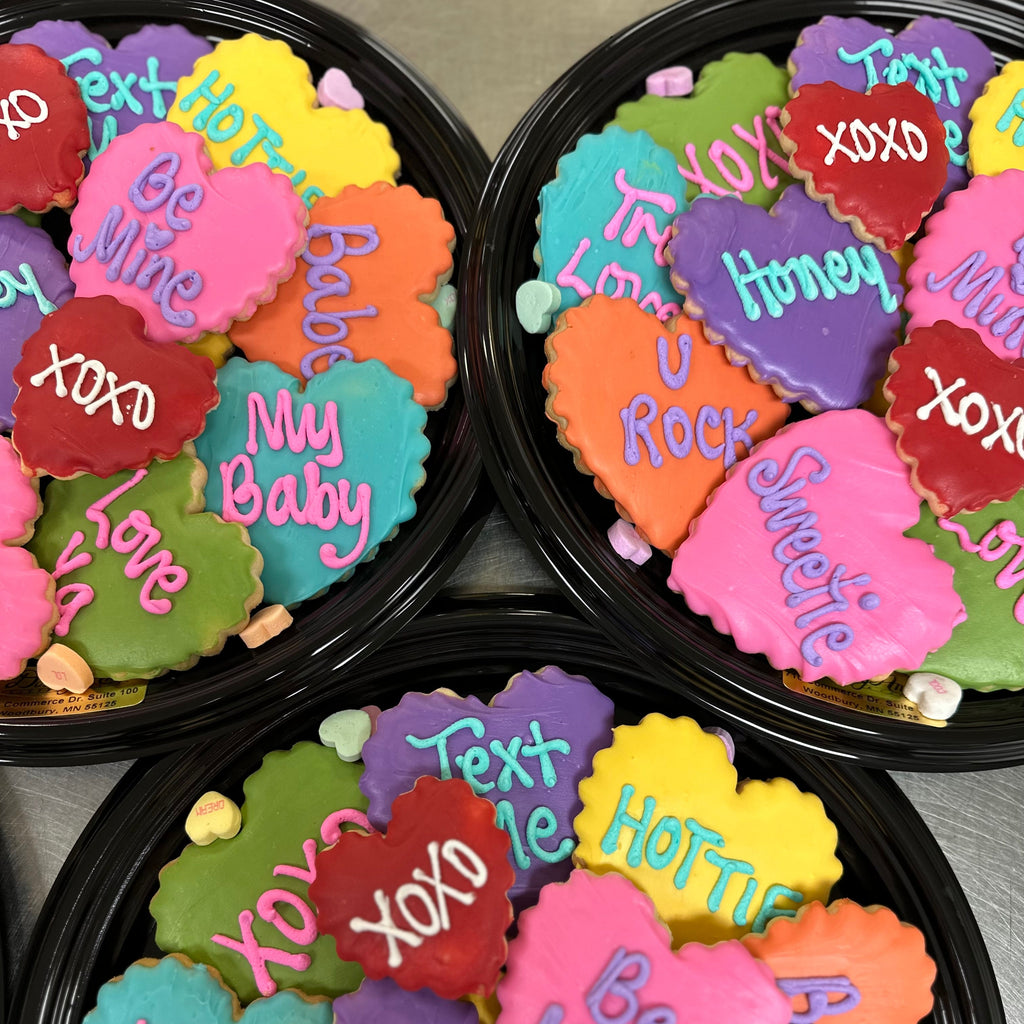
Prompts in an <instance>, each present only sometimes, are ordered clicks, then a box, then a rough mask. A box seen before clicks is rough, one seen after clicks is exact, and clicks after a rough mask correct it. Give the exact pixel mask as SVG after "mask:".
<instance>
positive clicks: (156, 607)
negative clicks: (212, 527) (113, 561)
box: [110, 509, 188, 615]
mask: <svg viewBox="0 0 1024 1024" xmlns="http://www.w3.org/2000/svg"><path fill="white" fill-rule="evenodd" d="M129 530H134V531H135V536H134V537H129V536H128V531H129ZM162 539H163V538H162V535H161V533H160V531H159V530H158V529H157V528H156V527H155V526H154V525H153V522H152V520H151V519H150V518H149V516H148V515H147V514H146V513H145V512H143V511H141V510H139V509H134V510H133V511H131V512H129V513H128V517H127V518H126V519H124V520H123V521H122V522H120V523H119V524H118V525H117V526H116V527H115V528H114V535H113V537H112V538H111V542H110V546H111V547H112V548H113V549H114V550H115V551H117V552H118V553H119V554H122V555H127V554H131V556H132V557H131V558H130V559H128V564H127V565H126V566H125V569H124V574H125V576H127V577H128V579H130V580H137V579H138V578H139V577H140V576H142V574H143V573H145V572H146V571H147V570H150V572H149V575H148V576H147V577H146V582H145V583H144V584H143V586H142V592H141V594H140V595H139V604H141V605H142V608H143V610H145V611H147V612H149V613H150V614H151V615H166V614H167V613H168V612H169V611H170V610H171V608H172V604H171V601H170V599H169V598H166V597H161V598H153V596H152V595H153V590H154V588H156V587H160V589H161V590H163V591H164V592H165V593H168V594H176V593H178V591H179V590H181V589H182V588H183V587H184V586H185V584H186V583H188V571H187V570H186V569H183V568H182V567H181V566H180V565H175V564H174V561H173V559H174V556H173V555H172V554H171V553H170V551H168V550H167V549H166V548H164V549H162V550H161V551H158V552H157V553H156V554H155V555H150V557H149V558H146V555H147V554H149V552H150V551H151V550H152V549H153V548H154V547H156V545H157V544H159V543H160V541H161V540H162Z"/></svg>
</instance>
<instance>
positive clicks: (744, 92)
mask: <svg viewBox="0 0 1024 1024" xmlns="http://www.w3.org/2000/svg"><path fill="white" fill-rule="evenodd" d="M788 84H789V76H788V75H787V74H786V71H785V69H784V68H778V67H776V66H775V65H774V64H773V63H772V62H771V61H770V60H769V59H768V58H767V57H766V56H765V55H764V54H763V53H727V54H726V55H725V56H724V57H723V58H722V59H721V60H715V61H711V62H710V63H708V64H705V65H704V67H703V68H702V69H701V72H700V75H699V76H698V78H697V82H696V84H695V85H694V87H693V93H692V94H691V95H690V96H687V97H686V98H685V99H684V98H679V97H669V98H665V97H662V96H652V95H647V96H643V97H641V98H640V99H639V100H637V101H636V102H630V103H623V104H622V105H621V106H620V107H619V108H618V110H616V112H615V119H614V121H612V124H616V125H619V126H620V127H622V128H625V129H627V130H628V131H640V130H643V131H645V132H648V133H649V134H650V136H651V137H652V138H653V139H654V141H655V142H656V143H657V144H658V145H659V146H664V147H665V148H666V149H669V150H671V151H672V152H673V153H674V154H675V157H676V159H677V160H678V161H679V173H680V174H682V176H683V178H684V179H685V180H686V198H687V199H690V200H693V199H695V198H696V197H697V196H698V195H699V194H700V193H702V192H708V193H710V194H711V195H716V196H724V195H727V194H729V193H733V194H738V195H740V196H741V197H742V198H743V200H744V201H745V202H748V203H755V204H756V205H758V206H764V207H768V206H771V205H772V203H774V202H775V200H776V199H778V198H779V194H780V193H781V192H782V190H783V189H784V188H785V187H786V186H787V185H789V184H790V183H791V182H792V178H791V177H790V175H789V165H788V162H787V160H786V157H785V156H784V155H783V154H782V150H781V147H780V146H779V108H780V107H781V106H782V105H783V104H784V103H785V102H786V98H787V96H788V93H787V91H786V87H787V86H788Z"/></svg>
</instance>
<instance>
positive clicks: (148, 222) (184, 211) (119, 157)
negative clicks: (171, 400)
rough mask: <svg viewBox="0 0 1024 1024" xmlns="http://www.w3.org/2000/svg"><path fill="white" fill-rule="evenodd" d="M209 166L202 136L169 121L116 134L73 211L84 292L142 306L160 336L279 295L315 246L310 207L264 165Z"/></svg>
mask: <svg viewBox="0 0 1024 1024" xmlns="http://www.w3.org/2000/svg"><path fill="white" fill-rule="evenodd" d="M212 166H213V165H212V164H211V162H210V158H209V155H208V154H207V152H206V151H205V149H204V147H203V139H202V138H201V137H200V136H199V135H195V134H193V133H191V132H184V131H182V130H181V129H180V128H179V127H177V126H176V125H173V124H168V123H166V122H164V123H159V124H144V125H140V126H139V127H138V128H136V129H135V130H134V131H132V132H130V133H129V134H128V135H122V136H120V137H118V138H116V139H114V140H113V142H111V143H110V145H109V146H108V147H107V150H106V152H105V153H104V154H103V155H102V156H101V157H99V158H98V159H97V160H96V161H95V162H94V164H93V167H92V170H91V171H90V172H89V177H88V178H87V179H86V180H85V182H84V183H83V186H82V190H81V199H80V201H79V203H78V206H76V207H75V209H74V212H73V213H72V214H71V239H70V241H69V243H68V251H69V252H70V253H71V257H72V261H71V269H70V273H71V280H72V281H74V282H75V288H76V295H79V296H89V295H113V296H114V298H116V299H118V300H119V301H120V302H123V303H125V304H126V305H129V306H134V307H135V308H136V309H137V310H138V311H139V312H140V313H142V315H143V317H144V319H145V321H146V332H147V334H148V336H149V337H150V338H152V339H153V340H154V341H195V340H196V339H198V338H199V336H200V335H201V334H202V333H203V332H204V331H225V330H227V328H228V326H229V325H230V324H231V322H232V321H233V320H235V319H237V318H239V317H241V318H244V317H248V316H251V315H252V313H253V312H254V311H255V309H256V306H257V305H258V304H259V303H261V302H266V301H267V300H268V299H270V298H272V297H273V295H274V292H275V290H276V288H277V284H278V282H279V281H282V280H284V279H285V278H288V277H290V276H291V274H292V272H293V271H294V269H295V258H296V256H297V255H298V253H299V252H301V250H302V249H303V248H304V247H305V245H306V230H305V223H306V209H305V207H304V206H303V205H302V203H301V202H300V201H299V200H298V199H297V198H296V196H295V195H294V193H293V192H292V190H291V188H290V187H289V185H288V183H287V179H285V178H284V177H283V176H281V175H275V174H272V173H271V172H270V171H268V170H267V168H266V166H264V165H259V166H255V167H243V168H229V169H227V170H223V171H216V172H214V171H213V169H212ZM254 210H256V211H259V215H258V216H254V215H253V211H254Z"/></svg>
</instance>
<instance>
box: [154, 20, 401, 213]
mask: <svg viewBox="0 0 1024 1024" xmlns="http://www.w3.org/2000/svg"><path fill="white" fill-rule="evenodd" d="M167 120H168V121H173V122H174V123H175V124H177V125H180V126H181V127H182V128H184V129H185V130H186V131H190V132H198V133H199V134H200V135H202V136H203V137H204V139H205V140H206V146H207V149H208V150H209V152H210V156H211V157H212V158H213V165H214V167H216V168H218V169H220V168H222V167H242V166H244V165H245V164H253V163H264V164H268V165H269V166H270V169H271V170H272V171H279V172H280V173H282V174H285V175H287V176H288V177H289V178H291V181H292V185H293V186H294V188H295V191H296V192H297V193H298V194H299V195H300V196H302V199H303V202H305V204H306V205H307V206H312V205H313V203H314V202H315V201H316V199H317V198H318V197H319V196H323V195H328V196H333V195H335V194H336V193H337V192H340V191H341V189H342V188H344V187H345V186H346V185H363V186H366V185H371V184H373V182H375V181H387V182H390V183H391V184H394V183H395V175H396V174H397V173H398V168H399V158H398V154H397V153H396V152H395V151H394V149H393V148H392V146H391V135H390V133H389V132H388V130H387V128H386V127H385V126H384V125H382V124H380V123H378V122H376V121H374V120H373V119H372V118H371V117H370V116H369V115H368V114H367V113H366V111H364V110H341V109H339V108H337V107H318V106H317V98H316V89H315V88H314V87H313V82H312V79H311V77H310V73H309V67H308V65H307V64H306V62H305V61H304V60H302V59H300V58H299V57H296V56H295V54H293V53H292V51H291V49H290V48H289V46H288V44H287V43H284V42H282V41H281V40H277V39H275V40H270V39H264V38H263V37H262V36H257V35H247V36H242V38H241V39H227V40H225V41H224V42H222V43H218V44H217V46H216V47H215V48H214V51H213V53H211V54H209V55H208V56H206V57H201V58H200V59H199V60H197V61H196V64H195V68H194V69H193V72H192V74H191V75H189V76H187V77H186V78H183V79H181V81H179V82H178V92H177V97H176V99H175V102H174V106H173V107H172V108H171V110H170V112H169V113H168V115H167Z"/></svg>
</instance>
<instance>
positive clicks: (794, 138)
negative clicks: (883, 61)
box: [781, 82, 949, 252]
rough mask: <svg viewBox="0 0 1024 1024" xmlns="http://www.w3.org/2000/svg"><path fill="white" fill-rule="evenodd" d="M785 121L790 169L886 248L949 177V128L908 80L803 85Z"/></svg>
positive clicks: (915, 221) (909, 230) (898, 241)
mask: <svg viewBox="0 0 1024 1024" xmlns="http://www.w3.org/2000/svg"><path fill="white" fill-rule="evenodd" d="M781 121H782V126H783V134H782V145H783V147H784V148H785V150H786V152H787V153H788V154H789V161H790V169H791V170H792V172H793V174H794V175H795V176H796V177H798V178H800V179H802V180H803V182H804V188H805V190H806V192H807V194H808V195H809V196H810V197H811V198H812V199H817V200H819V201H821V202H824V203H825V204H826V205H827V206H828V210H829V213H831V214H832V216H833V217H835V218H836V219H837V220H842V221H846V222H847V223H848V224H850V225H852V227H853V230H854V232H855V233H856V235H857V236H858V237H859V238H864V239H865V240H867V241H869V242H874V243H875V245H877V246H878V247H879V248H881V249H885V250H887V251H890V252H891V251H893V250H895V249H899V247H900V246H901V245H903V243H904V242H905V241H906V240H907V239H908V238H910V236H911V235H912V234H913V233H914V232H915V231H916V230H917V229H918V228H919V227H920V226H921V221H922V220H923V219H924V217H925V215H926V214H927V213H928V211H929V210H930V209H931V208H932V206H933V205H934V203H935V200H936V199H937V198H938V195H939V191H940V190H941V188H942V186H943V185H944V184H945V182H946V164H947V162H948V160H949V154H948V152H947V150H946V146H945V137H946V135H945V129H944V128H943V126H942V122H941V121H940V120H939V115H938V114H936V113H935V105H934V104H933V103H932V101H931V100H930V99H928V97H927V96H923V95H922V94H921V93H919V92H918V91H917V89H915V88H914V86H913V85H911V84H910V83H909V82H901V83H900V84H899V85H884V84H883V85H876V86H875V87H874V88H872V89H870V90H869V91H868V92H867V93H860V92H857V91H855V90H851V89H844V88H842V87H841V86H838V85H836V84H835V82H824V83H822V84H821V85H805V86H803V87H802V88H801V89H800V91H799V92H798V93H797V94H796V95H795V96H794V97H793V99H791V100H790V101H789V103H787V104H786V106H785V108H784V109H783V111H782V118H781Z"/></svg>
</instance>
